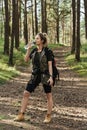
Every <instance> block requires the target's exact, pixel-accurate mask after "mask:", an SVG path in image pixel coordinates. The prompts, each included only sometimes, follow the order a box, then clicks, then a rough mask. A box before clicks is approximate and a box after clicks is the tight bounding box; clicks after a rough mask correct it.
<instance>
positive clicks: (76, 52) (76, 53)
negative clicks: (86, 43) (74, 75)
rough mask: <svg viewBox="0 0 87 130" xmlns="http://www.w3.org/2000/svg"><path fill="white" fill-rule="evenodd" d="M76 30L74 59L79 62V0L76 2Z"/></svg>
mask: <svg viewBox="0 0 87 130" xmlns="http://www.w3.org/2000/svg"><path fill="white" fill-rule="evenodd" d="M76 28H77V30H76V35H77V36H76V51H75V59H76V60H77V61H80V45H81V44H80V0H77V27H76Z"/></svg>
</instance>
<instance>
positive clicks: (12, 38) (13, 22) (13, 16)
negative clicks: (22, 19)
mask: <svg viewBox="0 0 87 130" xmlns="http://www.w3.org/2000/svg"><path fill="white" fill-rule="evenodd" d="M12 9H13V11H12V33H11V46H10V54H9V65H11V66H13V48H14V37H15V18H16V16H15V0H12Z"/></svg>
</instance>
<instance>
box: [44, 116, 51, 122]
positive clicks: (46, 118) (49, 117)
mask: <svg viewBox="0 0 87 130" xmlns="http://www.w3.org/2000/svg"><path fill="white" fill-rule="evenodd" d="M50 121H51V114H47V115H46V116H45V120H44V123H49V122H50Z"/></svg>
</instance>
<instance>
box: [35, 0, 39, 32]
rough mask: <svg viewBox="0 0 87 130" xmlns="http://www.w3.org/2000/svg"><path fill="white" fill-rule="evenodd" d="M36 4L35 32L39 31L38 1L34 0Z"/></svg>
mask: <svg viewBox="0 0 87 130" xmlns="http://www.w3.org/2000/svg"><path fill="white" fill-rule="evenodd" d="M34 4H35V33H36V34H37V33H38V18H37V2H36V0H34Z"/></svg>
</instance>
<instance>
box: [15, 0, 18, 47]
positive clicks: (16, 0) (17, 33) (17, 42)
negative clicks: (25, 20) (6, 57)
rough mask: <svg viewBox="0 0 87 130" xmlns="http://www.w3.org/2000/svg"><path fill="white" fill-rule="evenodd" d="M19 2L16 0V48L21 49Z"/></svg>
mask: <svg viewBox="0 0 87 130" xmlns="http://www.w3.org/2000/svg"><path fill="white" fill-rule="evenodd" d="M18 1H19V0H15V16H16V18H15V48H16V49H18V48H19V4H18Z"/></svg>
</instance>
